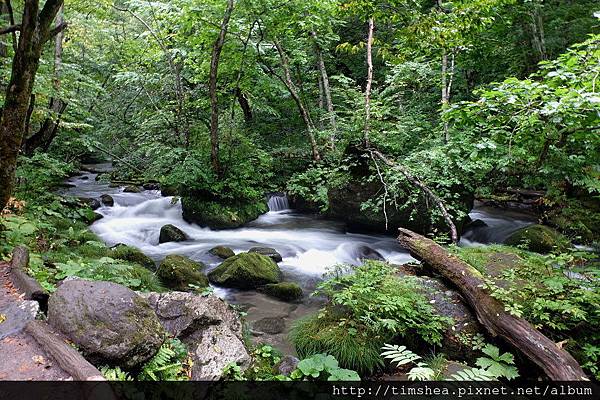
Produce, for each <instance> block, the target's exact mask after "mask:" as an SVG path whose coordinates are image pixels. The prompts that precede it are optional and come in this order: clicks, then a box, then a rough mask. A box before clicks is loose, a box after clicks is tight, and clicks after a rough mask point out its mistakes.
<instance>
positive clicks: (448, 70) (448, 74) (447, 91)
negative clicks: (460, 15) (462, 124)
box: [442, 50, 455, 143]
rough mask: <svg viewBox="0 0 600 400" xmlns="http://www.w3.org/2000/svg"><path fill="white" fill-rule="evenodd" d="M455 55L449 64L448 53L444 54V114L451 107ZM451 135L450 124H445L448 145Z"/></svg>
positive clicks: (445, 137) (445, 139) (444, 51)
mask: <svg viewBox="0 0 600 400" xmlns="http://www.w3.org/2000/svg"><path fill="white" fill-rule="evenodd" d="M454 63H455V56H454V53H452V54H451V55H450V63H449V64H448V52H447V51H446V50H443V52H442V112H443V111H446V110H447V109H448V107H449V106H450V95H451V93H452V83H453V81H454ZM449 140H450V134H449V131H448V123H447V122H445V123H444V141H445V142H446V143H448V141H449Z"/></svg>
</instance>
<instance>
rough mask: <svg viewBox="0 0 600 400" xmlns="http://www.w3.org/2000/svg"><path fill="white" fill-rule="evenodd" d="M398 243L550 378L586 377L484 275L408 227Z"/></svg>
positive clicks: (495, 333) (487, 326) (478, 317)
mask: <svg viewBox="0 0 600 400" xmlns="http://www.w3.org/2000/svg"><path fill="white" fill-rule="evenodd" d="M398 241H399V242H400V244H401V245H402V246H403V247H405V248H406V249H408V250H409V251H410V253H411V254H412V255H413V256H414V257H415V258H417V259H419V260H423V261H424V262H425V263H427V265H429V266H430V267H431V268H433V269H434V270H435V271H436V272H437V273H439V274H440V275H442V277H444V278H445V279H446V280H448V281H450V282H451V283H453V284H454V285H455V286H456V287H457V288H458V290H459V291H460V293H461V294H462V295H463V297H464V298H465V300H466V302H467V303H468V305H469V306H470V307H471V308H472V309H473V310H474V311H475V314H476V315H477V319H478V320H479V322H480V323H481V324H482V325H483V326H484V327H485V328H486V329H487V330H488V331H489V332H490V333H491V334H492V335H493V336H500V337H501V338H503V339H504V340H505V341H506V342H508V343H509V344H511V345H512V346H513V347H514V348H516V349H517V350H519V351H521V352H522V353H523V354H524V355H525V356H526V357H527V358H529V359H530V360H531V361H533V362H534V363H535V364H536V365H538V366H539V367H540V368H541V369H542V370H543V371H544V373H545V374H546V375H547V376H548V378H550V379H551V380H555V381H581V380H587V378H586V375H585V373H584V372H583V370H582V369H581V367H580V366H579V364H578V363H577V361H576V360H575V359H574V358H573V357H572V356H571V355H570V354H569V353H568V352H566V351H565V350H563V349H561V348H559V347H558V346H557V345H556V344H555V343H554V342H553V341H552V340H550V339H548V338H547V337H546V336H544V335H543V334H541V333H540V332H539V331H538V330H537V329H535V328H534V327H533V326H532V325H531V324H530V323H529V322H527V321H526V320H524V319H523V318H517V317H515V316H513V315H511V314H509V313H508V312H506V311H505V310H504V306H503V305H502V304H501V303H500V302H499V301H498V300H496V299H494V298H493V297H491V296H490V295H489V294H488V293H487V292H486V290H485V289H484V287H483V284H484V280H483V276H482V275H481V274H480V273H479V271H477V270H476V269H475V268H473V267H472V266H470V265H469V264H467V263H465V262H463V261H462V260H460V259H459V258H458V257H456V256H453V255H451V254H449V253H448V252H447V251H446V250H444V248H442V247H441V246H440V245H438V244H437V243H435V242H434V241H433V240H430V239H427V238H425V237H424V236H421V235H419V234H416V233H414V232H412V231H410V230H408V229H402V228H401V229H400V236H399V237H398Z"/></svg>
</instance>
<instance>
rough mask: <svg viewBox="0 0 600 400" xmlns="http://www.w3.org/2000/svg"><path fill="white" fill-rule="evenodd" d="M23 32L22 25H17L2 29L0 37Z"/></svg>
mask: <svg viewBox="0 0 600 400" xmlns="http://www.w3.org/2000/svg"><path fill="white" fill-rule="evenodd" d="M20 30H21V24H15V25H11V26H8V27H6V28H3V29H0V35H6V34H7V33H14V32H19V31H20Z"/></svg>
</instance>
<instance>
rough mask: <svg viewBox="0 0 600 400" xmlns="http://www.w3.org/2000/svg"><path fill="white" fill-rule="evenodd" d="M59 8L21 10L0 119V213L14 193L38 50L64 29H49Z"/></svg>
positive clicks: (53, 0)
mask: <svg viewBox="0 0 600 400" xmlns="http://www.w3.org/2000/svg"><path fill="white" fill-rule="evenodd" d="M62 4H63V1H62V0H47V1H46V3H45V4H44V7H43V9H42V10H41V11H39V2H38V1H37V0H27V1H25V4H24V6H23V17H22V19H21V26H20V29H19V30H20V35H19V43H18V46H17V51H16V52H15V55H14V57H13V62H12V69H11V76H10V82H9V84H8V88H7V89H6V94H5V97H4V107H3V109H2V114H1V115H0V209H1V208H4V206H6V204H7V202H8V199H9V197H10V195H11V194H12V192H13V189H14V179H15V170H16V165H17V157H18V155H19V150H20V148H21V142H22V141H23V137H24V135H25V122H26V119H27V110H28V108H29V101H30V98H31V93H32V91H33V83H34V81H35V74H36V73H37V70H38V66H39V61H40V56H41V54H42V47H43V45H44V43H45V42H46V41H48V40H49V39H50V38H51V37H52V36H53V35H55V34H57V33H58V32H60V29H63V28H64V24H63V25H62V26H61V27H59V28H55V29H50V27H51V24H52V21H53V20H54V17H55V16H56V14H57V13H58V10H59V9H60V7H62Z"/></svg>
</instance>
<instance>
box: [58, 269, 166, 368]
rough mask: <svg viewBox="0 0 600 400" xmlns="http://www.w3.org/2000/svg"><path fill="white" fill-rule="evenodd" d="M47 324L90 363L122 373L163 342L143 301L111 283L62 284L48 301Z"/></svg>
mask: <svg viewBox="0 0 600 400" xmlns="http://www.w3.org/2000/svg"><path fill="white" fill-rule="evenodd" d="M48 322H49V323H50V324H51V325H53V326H54V327H55V328H57V329H58V330H59V331H61V332H62V333H64V334H65V335H66V336H67V337H68V338H69V339H70V340H72V341H73V343H75V344H76V345H77V346H78V348H79V349H80V350H81V351H82V352H83V353H84V355H85V356H86V358H88V359H89V360H90V361H92V362H93V363H96V364H108V365H119V366H122V367H124V368H133V367H136V366H139V365H140V364H142V363H144V362H145V361H147V360H149V359H150V358H151V357H153V356H154V354H156V352H157V350H158V349H159V347H160V346H161V345H162V343H163V339H164V337H165V331H164V329H163V327H162V326H161V324H160V322H159V320H158V318H157V316H156V314H155V313H154V311H153V310H152V308H151V307H150V305H149V304H148V302H147V301H146V300H145V299H144V298H142V297H140V296H139V295H138V294H136V293H135V292H134V291H133V290H131V289H129V288H126V287H125V286H122V285H118V284H116V283H112V282H101V281H86V280H81V279H74V280H69V281H65V282H63V283H62V284H61V285H60V286H59V287H58V289H57V290H56V292H55V293H54V294H53V295H52V296H50V299H49V301H48Z"/></svg>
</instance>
